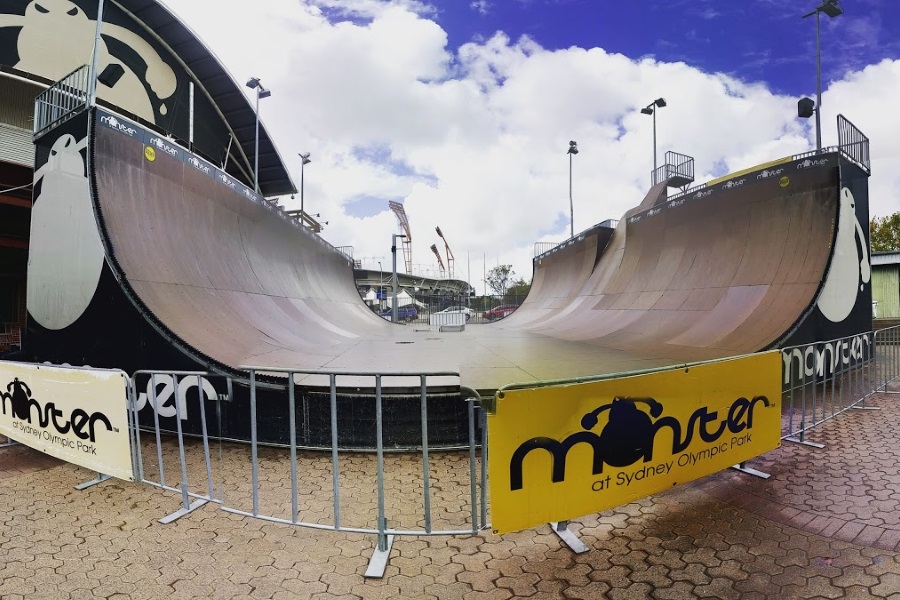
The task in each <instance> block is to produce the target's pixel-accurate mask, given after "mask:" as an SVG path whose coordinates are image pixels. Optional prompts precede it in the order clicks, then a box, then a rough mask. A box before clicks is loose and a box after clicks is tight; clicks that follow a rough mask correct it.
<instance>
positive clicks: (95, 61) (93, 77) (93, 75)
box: [87, 0, 103, 106]
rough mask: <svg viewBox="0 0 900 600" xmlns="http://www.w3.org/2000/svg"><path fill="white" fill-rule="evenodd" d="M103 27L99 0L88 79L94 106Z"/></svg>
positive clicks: (88, 90) (90, 104)
mask: <svg viewBox="0 0 900 600" xmlns="http://www.w3.org/2000/svg"><path fill="white" fill-rule="evenodd" d="M102 27H103V0H99V1H98V2H97V26H96V28H95V30H94V50H93V52H92V53H91V70H90V72H89V73H88V76H89V77H90V80H88V89H87V96H88V106H94V105H95V104H96V103H97V76H98V75H100V74H99V73H98V72H97V69H98V68H99V63H100V43H101V37H100V34H101V29H102Z"/></svg>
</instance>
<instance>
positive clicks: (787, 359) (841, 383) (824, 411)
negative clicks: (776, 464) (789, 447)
mask: <svg viewBox="0 0 900 600" xmlns="http://www.w3.org/2000/svg"><path fill="white" fill-rule="evenodd" d="M879 333H880V332H879ZM878 345H879V339H878V337H877V335H876V334H873V333H871V332H869V333H863V334H859V335H855V336H851V337H846V338H839V339H836V340H831V341H828V342H818V343H815V344H807V345H803V346H791V347H787V348H782V350H781V356H782V359H783V361H784V364H783V369H782V373H783V381H782V384H783V386H784V389H783V395H784V398H783V400H784V402H783V406H784V408H783V412H782V439H783V440H786V441H790V442H797V443H802V444H807V445H812V446H817V447H821V444H818V443H815V442H810V441H809V440H807V439H806V434H807V432H809V431H810V430H811V429H813V428H814V427H816V426H818V425H820V424H822V423H824V422H825V421H827V420H829V419H831V418H833V417H835V416H837V415H839V414H840V413H842V412H844V411H846V410H849V409H871V407H867V406H866V398H867V397H868V396H870V395H871V394H872V393H874V391H875V390H876V387H877V385H876V381H877V380H878V375H877V372H878V370H879V368H878V367H879V361H878V359H877V356H878V354H879V350H878ZM882 366H886V365H882Z"/></svg>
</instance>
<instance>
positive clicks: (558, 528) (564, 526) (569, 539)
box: [550, 521, 590, 554]
mask: <svg viewBox="0 0 900 600" xmlns="http://www.w3.org/2000/svg"><path fill="white" fill-rule="evenodd" d="M550 528H551V529H552V530H553V533H555V534H556V535H558V536H559V539H561V540H562V541H563V543H564V544H565V545H566V546H568V547H569V549H570V550H571V551H572V552H574V553H575V554H584V553H585V552H587V551H588V550H589V549H590V548H588V547H587V546H586V545H585V544H584V542H582V541H581V540H580V539H578V536H577V535H575V534H574V533H572V532H571V531H569V522H568V521H559V522H554V521H551V522H550Z"/></svg>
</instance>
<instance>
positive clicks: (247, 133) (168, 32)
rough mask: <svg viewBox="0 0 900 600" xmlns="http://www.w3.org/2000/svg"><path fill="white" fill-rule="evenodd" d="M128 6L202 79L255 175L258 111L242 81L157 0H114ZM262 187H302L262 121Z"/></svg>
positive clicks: (272, 192) (273, 190)
mask: <svg viewBox="0 0 900 600" xmlns="http://www.w3.org/2000/svg"><path fill="white" fill-rule="evenodd" d="M114 2H115V4H117V5H118V6H119V7H120V8H122V9H123V10H124V11H126V12H128V13H130V14H131V15H133V16H134V17H135V19H136V20H137V21H138V23H140V24H143V25H144V26H145V27H146V28H147V31H148V33H150V34H151V35H153V36H154V37H155V38H156V39H157V40H158V41H159V42H160V43H162V44H163V45H165V46H168V47H169V49H170V50H171V51H172V54H173V55H175V56H176V57H177V58H178V59H179V60H181V61H182V62H183V64H184V66H185V67H186V68H187V70H188V71H189V72H190V73H192V74H193V76H194V77H196V84H197V85H199V87H200V88H201V89H202V90H204V91H205V93H206V94H208V95H209V97H210V98H211V99H212V101H213V104H214V105H215V106H216V107H217V109H218V111H219V112H220V113H221V115H222V117H223V119H224V120H225V122H226V123H227V125H228V127H229V128H230V129H231V131H232V132H233V133H234V137H235V142H236V145H237V146H238V148H237V149H232V154H234V153H236V150H237V153H239V155H240V156H241V162H242V163H243V164H244V165H246V166H247V167H248V168H249V172H250V173H251V174H252V168H253V159H254V143H255V140H256V112H255V110H254V107H253V105H252V104H251V103H250V101H249V100H248V99H247V96H246V95H245V94H244V92H243V89H242V87H241V84H239V83H238V82H236V81H235V80H234V79H233V78H232V77H231V75H230V74H229V73H228V71H226V70H225V68H224V67H223V66H222V64H221V63H220V62H219V60H218V59H217V58H216V57H215V55H214V54H213V53H212V52H211V51H210V50H209V49H208V48H207V47H206V46H205V45H204V44H203V42H201V41H200V39H199V37H197V35H196V34H195V33H194V32H193V31H191V30H190V29H189V28H188V27H187V26H186V25H185V24H184V23H182V22H181V21H179V20H178V18H177V17H175V15H173V14H172V13H171V11H169V9H168V8H166V7H165V6H164V5H162V4H161V3H160V2H158V1H157V0H114ZM258 178H259V187H260V190H261V192H262V194H263V196H278V195H284V194H291V193H294V192H296V191H297V188H296V186H295V185H294V183H293V181H292V180H291V176H290V174H289V173H288V170H287V167H286V166H285V164H284V161H283V160H282V158H281V155H280V154H279V153H278V150H277V149H276V148H275V145H274V144H273V143H272V140H271V138H270V137H269V133H268V131H266V129H265V126H264V125H263V124H262V123H260V126H259V174H258Z"/></svg>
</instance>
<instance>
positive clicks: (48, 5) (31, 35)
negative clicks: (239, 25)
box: [0, 0, 177, 123]
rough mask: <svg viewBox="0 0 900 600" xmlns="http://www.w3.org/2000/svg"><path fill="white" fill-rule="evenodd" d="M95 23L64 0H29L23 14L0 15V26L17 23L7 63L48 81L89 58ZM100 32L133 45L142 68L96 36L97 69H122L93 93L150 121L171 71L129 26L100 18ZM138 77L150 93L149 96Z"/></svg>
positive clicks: (168, 87)
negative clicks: (12, 57)
mask: <svg viewBox="0 0 900 600" xmlns="http://www.w3.org/2000/svg"><path fill="white" fill-rule="evenodd" d="M96 26H97V24H96V21H93V20H91V19H89V18H88V17H87V15H86V14H85V13H84V11H83V10H81V8H79V7H78V6H77V5H76V4H74V3H73V2H71V1H70V0H33V1H32V2H29V3H28V5H27V6H26V7H25V14H24V15H11V14H4V15H0V28H5V27H19V28H21V29H20V31H19V34H18V38H17V43H16V46H17V49H18V54H19V62H18V63H17V64H15V65H13V66H14V67H15V68H17V69H21V70H22V71H26V72H28V73H34V74H36V75H40V76H42V77H46V78H48V79H50V80H53V81H57V80H59V79H61V78H62V77H64V76H65V75H67V74H68V73H70V72H72V71H74V70H75V69H77V68H78V67H80V66H81V65H85V64H90V63H91V56H92V53H93V47H94V36H95V33H96ZM102 35H103V36H104V37H107V38H111V39H114V40H117V41H119V42H121V43H122V44H124V45H125V46H127V47H129V48H130V49H131V50H132V51H134V52H135V53H136V54H137V55H138V56H139V57H140V58H141V60H142V61H143V62H144V64H145V65H146V72H145V73H137V72H136V71H135V70H134V69H133V68H132V67H131V66H129V65H128V64H125V63H124V62H123V61H122V60H120V59H117V58H116V57H114V56H112V55H111V54H110V52H109V48H108V47H107V44H106V42H105V41H102V40H101V42H100V48H99V49H98V66H97V68H98V71H97V72H98V73H102V72H103V70H104V69H106V68H107V67H108V66H110V65H118V66H119V67H121V68H122V69H123V73H122V77H121V78H120V79H119V80H118V81H117V82H116V83H115V84H114V85H113V86H112V87H107V86H105V85H99V86H98V89H97V94H98V96H99V97H100V98H102V99H103V100H106V101H108V102H110V103H112V104H114V105H115V106H119V107H122V108H124V109H125V110H128V111H130V112H132V113H134V114H136V115H138V116H139V117H141V118H143V119H146V120H148V121H150V122H151V123H156V115H155V112H154V109H153V101H154V100H156V99H158V101H159V102H162V101H163V100H165V99H167V98H169V97H170V96H172V94H174V93H175V88H176V84H177V81H176V78H175V73H174V71H172V68H171V67H170V66H169V65H167V64H166V63H165V62H163V60H162V58H161V57H160V56H159V54H158V53H157V52H156V50H154V49H153V47H152V46H150V44H148V43H147V42H146V41H145V40H143V39H141V38H140V37H139V36H138V35H137V34H135V33H134V32H132V31H129V30H128V29H125V28H124V27H120V26H119V25H114V24H112V23H103V25H102ZM141 75H143V79H144V80H143V81H142V79H141ZM144 81H146V84H147V87H149V90H150V91H152V94H153V95H155V96H156V98H152V97H151V95H150V91H148V89H147V87H145V86H144ZM167 112H168V109H167V107H166V105H165V104H164V103H162V104H161V105H160V108H159V113H160V114H161V115H165V114H166V113H167Z"/></svg>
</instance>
